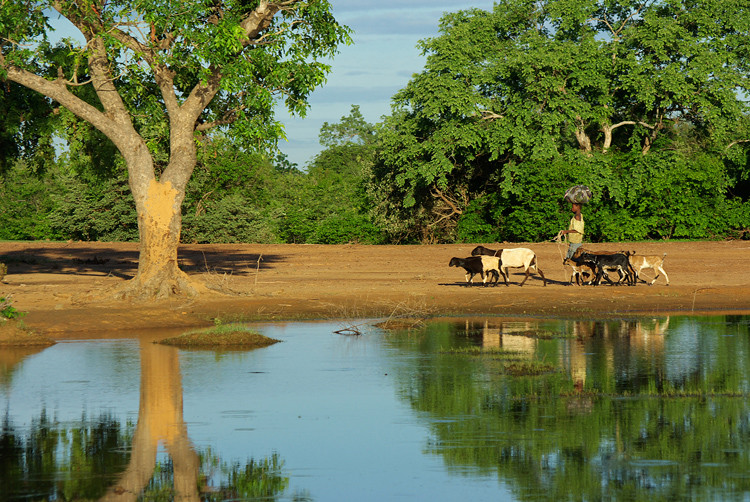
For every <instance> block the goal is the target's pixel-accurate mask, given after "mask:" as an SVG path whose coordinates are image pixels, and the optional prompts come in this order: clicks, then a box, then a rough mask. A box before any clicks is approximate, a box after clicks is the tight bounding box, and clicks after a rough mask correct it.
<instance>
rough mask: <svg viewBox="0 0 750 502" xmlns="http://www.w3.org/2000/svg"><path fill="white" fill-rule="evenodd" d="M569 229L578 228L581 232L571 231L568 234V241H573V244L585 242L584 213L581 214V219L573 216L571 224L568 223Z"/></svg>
mask: <svg viewBox="0 0 750 502" xmlns="http://www.w3.org/2000/svg"><path fill="white" fill-rule="evenodd" d="M568 230H578V232H579V233H577V234H576V233H569V234H568V242H572V243H573V244H579V243H581V242H583V215H581V221H578V220H576V217H575V216H573V217H572V218H571V219H570V225H568Z"/></svg>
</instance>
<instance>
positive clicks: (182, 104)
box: [0, 0, 350, 296]
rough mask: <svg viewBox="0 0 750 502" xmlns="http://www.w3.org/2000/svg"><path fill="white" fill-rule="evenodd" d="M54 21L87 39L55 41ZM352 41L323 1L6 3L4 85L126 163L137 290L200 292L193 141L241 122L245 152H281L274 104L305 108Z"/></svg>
mask: <svg viewBox="0 0 750 502" xmlns="http://www.w3.org/2000/svg"><path fill="white" fill-rule="evenodd" d="M57 16H61V17H63V18H65V19H67V20H68V21H69V22H70V23H71V24H72V25H73V27H75V29H76V30H77V31H78V34H79V37H78V38H67V39H64V40H63V42H62V44H61V45H56V46H53V45H52V43H51V42H50V36H49V35H50V33H49V32H50V30H51V29H52V27H53V25H55V24H56V19H55V18H56V17H57ZM348 33H349V30H348V29H347V28H346V27H344V26H341V25H339V24H338V23H337V22H336V20H335V19H334V18H333V16H332V14H331V7H330V4H329V2H328V1H327V0H310V1H303V0H277V1H268V0H226V1H218V2H217V1H214V0H211V1H197V2H188V3H174V2H171V1H169V0H167V1H165V0H83V1H75V2H73V1H68V0H34V1H25V0H4V1H3V3H2V9H0V78H3V79H5V80H8V81H10V82H15V83H17V84H20V85H23V86H25V87H28V88H30V89H33V90H35V91H37V92H39V93H41V94H43V95H45V96H47V97H48V98H50V99H52V100H54V101H55V102H57V103H59V104H60V105H62V106H64V107H65V108H67V109H68V110H69V111H70V112H72V113H73V114H74V115H75V116H77V117H79V118H80V119H82V120H84V121H86V122H88V123H90V124H91V125H92V126H93V127H95V128H96V129H97V130H98V131H100V132H101V133H102V134H104V135H105V136H106V137H107V138H108V139H109V140H110V141H111V142H112V143H113V144H114V145H115V146H116V148H117V150H118V151H119V153H120V154H121V155H122V157H123V159H124V161H125V165H126V166H127V170H128V180H129V186H130V189H131V191H132V194H133V198H134V201H135V207H136V212H137V215H138V228H139V236H140V237H139V238H140V242H141V252H140V259H139V269H138V275H137V276H136V278H135V280H134V281H133V283H132V285H131V287H130V289H131V290H132V291H135V292H137V293H138V294H145V295H147V296H148V295H151V294H158V295H168V294H171V293H174V292H178V291H188V292H195V288H194V287H193V286H192V285H191V284H190V283H189V281H188V280H187V278H186V276H185V275H184V274H183V273H182V272H181V271H179V269H178V268H177V259H176V256H177V245H178V243H179V240H180V231H181V205H182V202H183V200H184V197H185V191H186V187H187V183H188V181H189V179H190V177H191V175H192V173H193V170H194V168H195V165H196V162H197V157H198V153H197V146H196V142H197V140H198V139H199V138H200V135H202V134H206V133H207V132H208V131H210V130H212V129H216V128H222V127H226V126H229V125H230V124H231V128H228V129H227V131H228V132H229V134H231V135H233V136H234V137H235V138H237V139H238V140H240V141H241V142H240V143H239V144H240V145H241V146H244V147H245V148H248V147H260V146H263V145H268V144H273V143H274V142H275V141H276V139H278V138H279V137H280V136H281V135H282V134H283V131H282V128H281V126H280V124H279V123H278V122H276V121H275V120H273V106H274V104H275V101H276V100H277V99H279V98H280V99H282V100H283V101H284V103H285V104H286V106H287V108H289V110H291V111H292V112H294V113H299V114H303V113H304V111H305V110H306V108H307V96H308V95H309V93H310V92H311V91H312V90H313V89H315V88H316V87H318V86H319V85H321V84H322V83H323V82H324V80H325V75H326V73H327V72H328V71H329V69H330V67H329V65H327V64H326V63H325V62H323V59H325V58H328V57H331V56H333V55H334V54H335V52H336V50H337V46H338V45H339V44H341V43H348V42H349V41H350V39H349V35H348Z"/></svg>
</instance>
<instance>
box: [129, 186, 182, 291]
mask: <svg viewBox="0 0 750 502" xmlns="http://www.w3.org/2000/svg"><path fill="white" fill-rule="evenodd" d="M134 193H135V190H134ZM184 196H185V193H184V191H183V192H182V193H179V191H178V190H177V189H176V188H174V187H173V186H172V183H171V182H170V181H161V182H160V181H156V180H155V179H152V180H151V181H150V183H149V186H148V188H147V189H146V195H145V197H139V198H142V199H143V201H142V202H141V203H140V204H136V209H137V212H138V231H139V235H140V253H139V258H138V273H137V274H136V276H135V278H134V279H133V281H131V284H130V289H131V290H132V291H133V292H134V293H136V294H137V295H139V296H144V297H154V296H155V297H167V296H171V295H175V294H180V293H187V294H195V293H196V292H197V291H196V288H195V286H194V285H192V283H191V281H190V280H189V278H188V276H187V274H185V273H184V272H183V271H182V270H180V268H179V266H178V262H177V250H178V246H179V244H180V232H181V229H182V214H181V210H180V208H181V205H182V200H183V198H184Z"/></svg>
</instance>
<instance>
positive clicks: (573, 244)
mask: <svg viewBox="0 0 750 502" xmlns="http://www.w3.org/2000/svg"><path fill="white" fill-rule="evenodd" d="M582 207H583V205H582V204H581V203H579V202H573V203H571V206H570V210H571V211H573V217H572V218H571V219H570V223H569V224H568V229H567V230H561V231H560V235H561V236H563V235H564V236H567V238H568V254H567V255H566V256H565V258H570V257H571V256H573V253H575V252H576V249H578V248H579V247H581V244H583V234H584V221H583V213H582V212H581V209H582Z"/></svg>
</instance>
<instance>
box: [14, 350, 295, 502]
mask: <svg viewBox="0 0 750 502" xmlns="http://www.w3.org/2000/svg"><path fill="white" fill-rule="evenodd" d="M140 355H141V386H140V403H139V410H138V421H137V423H136V424H135V426H133V425H132V424H127V425H125V426H123V425H122V424H120V422H119V421H117V420H116V419H115V418H113V417H112V416H109V415H107V414H104V415H102V416H100V417H98V418H97V419H94V420H90V419H88V418H87V417H85V416H84V417H82V419H81V421H80V423H78V424H75V425H71V424H61V423H58V422H56V421H55V420H50V419H49V417H47V413H46V411H44V410H42V412H41V414H40V417H39V418H38V419H36V420H34V421H33V423H32V424H31V426H30V428H29V429H28V430H16V429H15V428H14V426H13V424H12V423H10V420H9V419H8V417H7V415H6V418H5V420H4V422H3V430H2V435H1V436H0V486H2V490H0V500H10V499H18V498H29V497H30V498H32V499H35V500H39V499H46V500H84V499H85V500H96V499H98V500H102V501H129V500H137V499H141V498H147V499H148V500H183V501H191V500H192V501H198V500H203V501H206V500H208V501H210V500H227V499H238V498H239V499H247V498H254V497H263V498H264V500H266V499H271V500H272V499H274V498H276V497H278V496H279V495H280V494H281V493H282V492H283V491H284V490H285V489H286V487H287V485H288V477H286V476H284V475H283V473H282V469H283V461H282V460H281V459H280V458H279V456H278V455H273V456H272V457H270V458H264V459H262V460H260V461H257V460H254V459H250V460H249V461H248V462H247V463H245V464H241V463H239V462H235V463H232V464H226V463H224V462H222V461H221V459H219V458H216V457H215V456H213V455H212V454H211V453H210V452H204V453H203V455H202V456H201V455H199V453H198V452H197V451H196V450H195V448H194V447H193V445H192V443H191V441H190V439H189V437H188V431H187V425H186V423H185V421H184V419H183V415H182V413H183V406H182V377H181V373H180V365H179V358H178V350H177V349H175V348H173V347H166V346H161V345H158V344H154V343H151V342H145V341H142V342H141V345H140ZM16 364H17V362H16ZM160 444H161V445H163V447H164V449H165V450H166V453H167V455H168V460H167V461H165V462H157V452H158V449H159V445H160ZM217 471H218V472H217Z"/></svg>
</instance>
